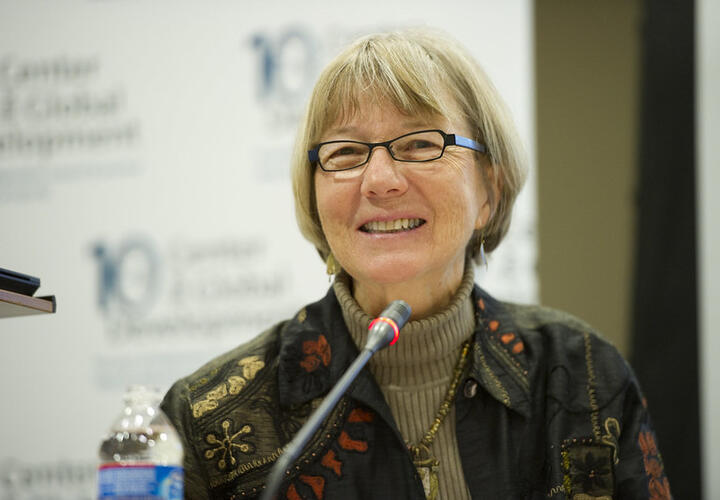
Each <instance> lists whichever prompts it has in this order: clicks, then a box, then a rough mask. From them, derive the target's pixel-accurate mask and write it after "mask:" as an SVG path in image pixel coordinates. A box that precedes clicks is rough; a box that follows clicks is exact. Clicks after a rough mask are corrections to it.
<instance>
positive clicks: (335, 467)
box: [320, 450, 342, 477]
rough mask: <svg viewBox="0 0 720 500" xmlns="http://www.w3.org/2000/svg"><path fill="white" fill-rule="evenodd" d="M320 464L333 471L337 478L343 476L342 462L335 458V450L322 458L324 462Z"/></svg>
mask: <svg viewBox="0 0 720 500" xmlns="http://www.w3.org/2000/svg"><path fill="white" fill-rule="evenodd" d="M320 463H321V464H322V465H323V467H326V468H328V469H330V470H331V471H333V472H334V473H335V475H336V476H338V477H340V476H341V475H342V462H341V461H340V460H338V459H337V458H336V457H335V452H334V451H333V450H330V451H328V452H327V453H326V454H325V456H324V457H322V461H321V462H320Z"/></svg>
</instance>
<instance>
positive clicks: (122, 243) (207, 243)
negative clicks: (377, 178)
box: [91, 235, 291, 340]
mask: <svg viewBox="0 0 720 500" xmlns="http://www.w3.org/2000/svg"><path fill="white" fill-rule="evenodd" d="M266 251H267V243H266V242H265V241H264V240H263V239H262V237H250V236H246V237H238V238H234V239H231V238H225V239H218V240H196V241H191V240H187V239H183V240H177V241H173V242H170V243H158V242H156V241H154V240H152V239H150V238H149V237H146V236H137V235H135V236H126V237H124V238H121V239H120V240H119V241H113V242H108V241H97V242H95V243H94V244H93V245H92V252H91V253H92V257H93V259H94V261H95V266H96V273H97V307H98V310H99V311H100V312H101V313H102V315H103V317H104V321H105V326H106V333H107V334H108V337H109V338H110V339H116V340H124V339H128V338H133V339H136V340H139V339H143V338H144V339H152V338H157V337H161V338H167V337H176V338H177V337H184V338H196V337H199V336H200V337H202V338H203V339H207V338H212V337H218V336H222V335H226V334H229V335H233V334H237V333H238V332H247V331H250V332H253V333H257V332H258V331H260V329H261V328H266V327H267V326H269V325H270V324H272V322H274V321H277V319H278V318H282V317H284V316H283V313H284V314H285V315H287V313H288V311H285V310H284V309H283V297H284V295H285V294H286V293H287V292H288V290H289V289H290V283H289V280H288V276H290V275H291V273H290V271H289V270H288V269H283V268H281V267H279V266H277V264H276V263H270V262H268V258H267V256H266Z"/></svg>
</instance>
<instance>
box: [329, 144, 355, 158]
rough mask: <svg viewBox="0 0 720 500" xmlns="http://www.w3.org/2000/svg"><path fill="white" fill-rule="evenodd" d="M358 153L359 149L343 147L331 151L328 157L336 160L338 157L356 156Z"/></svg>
mask: <svg viewBox="0 0 720 500" xmlns="http://www.w3.org/2000/svg"><path fill="white" fill-rule="evenodd" d="M359 153H360V152H359V148H356V147H353V146H343V147H341V148H338V149H336V150H335V151H333V152H332V154H331V155H330V156H331V158H336V157H338V156H348V155H357V154H359Z"/></svg>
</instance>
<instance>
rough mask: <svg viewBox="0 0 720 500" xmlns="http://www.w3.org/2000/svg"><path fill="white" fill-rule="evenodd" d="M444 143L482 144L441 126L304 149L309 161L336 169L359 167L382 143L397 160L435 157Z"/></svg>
mask: <svg viewBox="0 0 720 500" xmlns="http://www.w3.org/2000/svg"><path fill="white" fill-rule="evenodd" d="M448 146H460V147H461V148H468V149H472V150H474V151H479V152H480V153H485V151H486V150H487V149H486V148H485V146H484V145H483V144H480V143H479V142H476V141H473V140H472V139H468V138H467V137H462V136H460V135H456V134H446V133H445V132H443V131H442V130H420V131H418V132H410V133H409V134H405V135H401V136H400V137H396V138H395V139H391V140H389V141H385V142H362V141H328V142H321V143H320V144H318V145H317V146H315V148H313V149H311V150H310V151H308V159H309V160H310V163H317V164H318V165H320V168H322V169H323V170H324V171H326V172H340V171H343V170H350V169H353V168H357V167H361V166H363V165H365V164H366V163H367V162H368V161H369V160H370V155H371V154H372V150H373V149H374V148H376V147H384V148H386V149H387V150H388V152H389V153H390V156H391V157H392V158H393V159H394V160H397V161H404V162H411V163H421V162H427V161H433V160H437V159H438V158H441V157H442V155H443V153H445V148H446V147H448Z"/></svg>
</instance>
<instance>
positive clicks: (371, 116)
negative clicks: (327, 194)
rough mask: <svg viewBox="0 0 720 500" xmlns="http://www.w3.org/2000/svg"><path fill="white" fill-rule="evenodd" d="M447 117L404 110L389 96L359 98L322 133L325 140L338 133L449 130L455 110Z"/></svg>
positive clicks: (369, 134) (378, 134)
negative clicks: (383, 97)
mask: <svg viewBox="0 0 720 500" xmlns="http://www.w3.org/2000/svg"><path fill="white" fill-rule="evenodd" d="M449 111H450V112H451V114H452V115H455V116H450V117H448V116H445V115H443V114H439V113H437V112H434V111H433V110H427V109H415V110H407V111H406V110H401V109H399V108H398V106H397V105H396V104H394V103H393V102H391V101H390V100H389V99H368V98H360V99H358V100H357V102H356V103H354V105H352V106H350V105H346V106H343V107H342V108H340V109H339V110H338V111H337V112H336V114H335V116H334V119H333V120H328V125H327V127H326V128H325V130H324V131H323V133H322V138H323V140H325V139H327V138H329V137H336V136H343V135H344V136H348V135H353V136H361V137H363V138H369V137H375V138H388V137H390V136H393V134H394V135H402V134H404V133H407V132H411V131H413V130H421V129H440V130H443V131H446V132H447V131H448V129H449V128H452V127H453V125H454V123H455V122H457V115H459V113H457V112H456V111H457V110H456V109H452V110H449Z"/></svg>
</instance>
